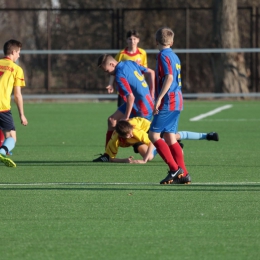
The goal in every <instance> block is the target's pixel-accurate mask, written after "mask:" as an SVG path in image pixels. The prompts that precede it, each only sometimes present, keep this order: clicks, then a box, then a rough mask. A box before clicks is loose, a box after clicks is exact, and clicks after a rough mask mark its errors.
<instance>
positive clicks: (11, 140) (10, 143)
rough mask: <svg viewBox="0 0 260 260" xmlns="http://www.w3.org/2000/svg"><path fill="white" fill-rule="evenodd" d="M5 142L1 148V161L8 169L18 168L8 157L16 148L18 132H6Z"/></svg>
mask: <svg viewBox="0 0 260 260" xmlns="http://www.w3.org/2000/svg"><path fill="white" fill-rule="evenodd" d="M4 134H5V137H6V138H5V140H4V142H3V144H2V146H1V147H0V161H1V162H2V163H4V164H5V166H7V167H16V164H15V163H14V162H13V161H12V160H11V159H10V158H7V157H6V155H7V154H9V153H10V152H11V151H12V150H13V149H14V147H15V142H16V132H15V131H14V130H12V131H6V130H4Z"/></svg>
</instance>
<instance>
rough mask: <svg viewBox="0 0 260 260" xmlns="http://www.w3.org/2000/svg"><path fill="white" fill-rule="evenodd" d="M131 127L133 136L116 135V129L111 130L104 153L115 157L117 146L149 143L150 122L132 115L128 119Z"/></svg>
mask: <svg viewBox="0 0 260 260" xmlns="http://www.w3.org/2000/svg"><path fill="white" fill-rule="evenodd" d="M128 122H129V123H130V124H131V125H132V126H133V127H134V128H133V137H131V138H123V137H120V136H118V133H117V132H116V131H114V132H113V134H112V137H111V139H110V140H109V142H108V144H107V147H106V152H105V153H106V154H108V155H109V156H110V158H115V157H116V155H117V153H118V148H119V147H129V146H133V145H134V144H136V143H138V142H142V143H144V144H146V145H149V144H150V142H151V141H150V139H149V137H148V131H149V129H150V124H151V122H150V121H149V120H147V119H145V118H142V117H133V118H131V119H129V121H128Z"/></svg>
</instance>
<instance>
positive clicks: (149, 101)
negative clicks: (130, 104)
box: [145, 95, 154, 110]
mask: <svg viewBox="0 0 260 260" xmlns="http://www.w3.org/2000/svg"><path fill="white" fill-rule="evenodd" d="M145 98H146V100H147V101H148V103H149V105H150V107H151V109H152V110H153V108H154V103H153V99H152V97H151V96H150V95H146V96H145Z"/></svg>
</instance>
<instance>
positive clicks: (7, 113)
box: [0, 40, 28, 167]
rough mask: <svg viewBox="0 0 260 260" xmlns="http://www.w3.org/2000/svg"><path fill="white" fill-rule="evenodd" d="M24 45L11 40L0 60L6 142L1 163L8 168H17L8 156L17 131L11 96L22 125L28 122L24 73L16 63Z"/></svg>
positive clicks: (0, 124) (0, 126)
mask: <svg viewBox="0 0 260 260" xmlns="http://www.w3.org/2000/svg"><path fill="white" fill-rule="evenodd" d="M21 47H22V44H21V43H20V42H19V41H16V40H9V41H7V42H6V43H5V44H4V48H3V49H4V55H5V57H4V58H2V59H0V130H2V131H3V133H4V136H5V140H4V142H3V144H2V146H1V147H0V161H1V162H3V163H4V164H5V166H7V167H16V164H15V163H14V162H13V161H12V160H11V159H9V158H7V157H6V155H7V154H8V153H9V152H10V151H11V150H13V148H14V147H15V143H16V130H15V125H14V121H13V117H12V113H11V95H12V92H13V93H14V101H15V103H16V105H17V108H18V112H19V116H20V120H21V124H22V125H24V126H26V125H27V124H28V121H27V119H26V117H25V115H24V108H23V97H22V93H21V88H22V87H24V86H25V81H24V73H23V70H22V68H21V67H20V66H18V65H17V64H15V62H16V61H17V60H18V58H19V57H20V50H21Z"/></svg>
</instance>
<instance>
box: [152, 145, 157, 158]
mask: <svg viewBox="0 0 260 260" xmlns="http://www.w3.org/2000/svg"><path fill="white" fill-rule="evenodd" d="M152 153H153V157H155V155H156V154H157V150H156V147H154V148H153V152H152Z"/></svg>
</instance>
